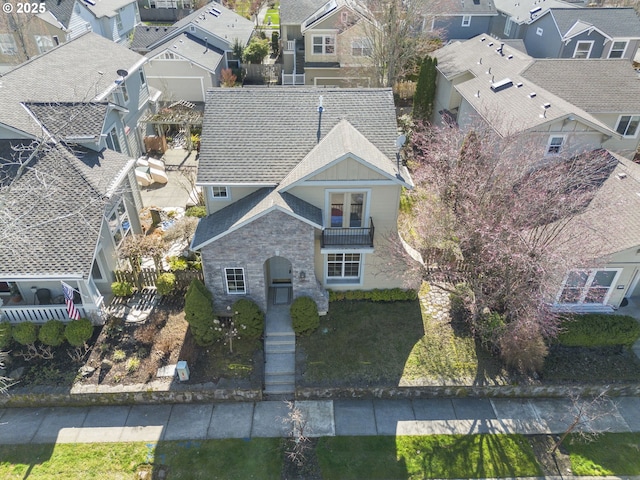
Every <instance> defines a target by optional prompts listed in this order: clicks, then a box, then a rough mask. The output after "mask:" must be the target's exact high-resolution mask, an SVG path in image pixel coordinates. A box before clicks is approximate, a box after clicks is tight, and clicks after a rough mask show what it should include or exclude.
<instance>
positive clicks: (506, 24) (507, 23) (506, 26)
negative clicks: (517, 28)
mask: <svg viewBox="0 0 640 480" xmlns="http://www.w3.org/2000/svg"><path fill="white" fill-rule="evenodd" d="M512 27H513V21H512V20H511V17H507V19H506V20H505V21H504V31H503V33H504V34H505V35H506V36H507V37H508V36H509V35H511V28H512Z"/></svg>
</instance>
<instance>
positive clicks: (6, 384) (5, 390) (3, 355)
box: [0, 352, 17, 395]
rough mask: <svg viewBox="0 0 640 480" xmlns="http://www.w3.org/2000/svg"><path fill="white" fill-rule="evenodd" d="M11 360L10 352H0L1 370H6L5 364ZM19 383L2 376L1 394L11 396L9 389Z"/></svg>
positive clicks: (0, 382) (0, 378)
mask: <svg viewBox="0 0 640 480" xmlns="http://www.w3.org/2000/svg"><path fill="white" fill-rule="evenodd" d="M8 358H9V352H0V368H4V365H5V362H6V361H7V360H8ZM16 383H17V382H16V381H15V380H13V379H11V378H9V377H4V376H0V393H2V394H3V395H9V388H11V387H12V386H13V385H15V384H16Z"/></svg>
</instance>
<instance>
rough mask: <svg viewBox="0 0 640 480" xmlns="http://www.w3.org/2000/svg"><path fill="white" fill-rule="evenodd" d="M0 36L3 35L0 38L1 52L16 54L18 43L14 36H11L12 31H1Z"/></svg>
mask: <svg viewBox="0 0 640 480" xmlns="http://www.w3.org/2000/svg"><path fill="white" fill-rule="evenodd" d="M0 36H2V37H3V38H2V40H0V51H2V54H3V55H17V54H18V44H17V43H16V37H14V36H13V33H2V34H0ZM9 44H11V45H9Z"/></svg>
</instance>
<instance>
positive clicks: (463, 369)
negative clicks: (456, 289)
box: [297, 285, 504, 386]
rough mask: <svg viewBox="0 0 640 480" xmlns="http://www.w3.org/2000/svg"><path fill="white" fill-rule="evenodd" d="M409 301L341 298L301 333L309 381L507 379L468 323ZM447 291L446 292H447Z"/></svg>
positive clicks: (422, 301) (359, 383)
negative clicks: (310, 331) (314, 328)
mask: <svg viewBox="0 0 640 480" xmlns="http://www.w3.org/2000/svg"><path fill="white" fill-rule="evenodd" d="M419 297H420V298H419V300H416V301H409V302H390V303H384V302H371V301H337V302H332V303H331V305H330V307H329V313H328V315H327V316H326V317H325V318H322V319H321V320H320V328H319V329H318V331H316V332H315V333H314V334H313V335H311V336H309V337H303V338H299V339H298V340H297V347H298V348H299V349H300V350H301V351H302V352H303V353H304V355H305V357H306V364H305V366H304V367H303V371H304V375H303V382H304V384H306V385H328V384H330V385H354V386H363V385H391V386H393V385H460V384H463V385H469V384H473V383H476V384H477V383H499V382H503V381H504V380H503V377H502V373H503V372H502V371H501V364H500V362H499V361H498V360H496V359H495V358H493V357H491V355H490V354H489V353H487V352H485V351H481V349H478V350H476V343H475V341H474V339H473V337H471V336H470V335H469V333H468V331H467V329H466V326H465V325H459V324H456V323H455V322H451V319H450V318H449V317H448V316H446V315H445V316H440V318H437V316H436V315H433V314H431V313H430V311H429V310H428V309H427V306H426V302H428V297H429V288H428V286H426V285H425V287H424V288H423V289H422V291H421V292H420V295H419ZM445 297H446V296H445Z"/></svg>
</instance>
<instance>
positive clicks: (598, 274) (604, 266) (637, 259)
mask: <svg viewBox="0 0 640 480" xmlns="http://www.w3.org/2000/svg"><path fill="white" fill-rule="evenodd" d="M613 158H614V159H615V160H617V162H618V164H617V166H616V167H615V169H614V170H613V171H612V172H611V174H610V175H609V177H608V179H606V180H605V182H604V183H603V185H602V186H601V187H600V188H599V190H598V192H597V194H596V196H595V197H594V199H593V200H592V201H591V203H590V204H589V206H588V208H587V209H586V210H585V212H584V213H582V214H581V215H579V216H578V217H577V218H576V219H574V220H572V222H571V224H570V226H569V228H570V229H571V237H572V239H573V240H572V241H571V243H569V244H568V245H567V248H569V249H572V250H575V251H583V250H585V249H588V250H593V251H599V252H600V253H601V258H600V259H599V260H598V261H595V262H593V264H592V265H586V266H585V268H583V269H575V270H571V271H569V272H567V274H566V275H565V276H564V279H563V281H562V287H561V288H560V289H559V291H558V294H557V295H556V297H555V299H554V306H555V308H557V309H559V310H568V311H576V312H610V311H612V310H613V309H616V308H618V307H619V306H621V303H622V302H623V301H624V299H630V298H631V297H636V298H637V297H638V296H640V287H639V286H638V285H639V283H640V214H639V212H640V166H639V165H637V164H635V163H634V162H632V161H630V160H628V159H625V158H622V157H620V156H613ZM578 239H579V240H578ZM603 247H604V248H603Z"/></svg>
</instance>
